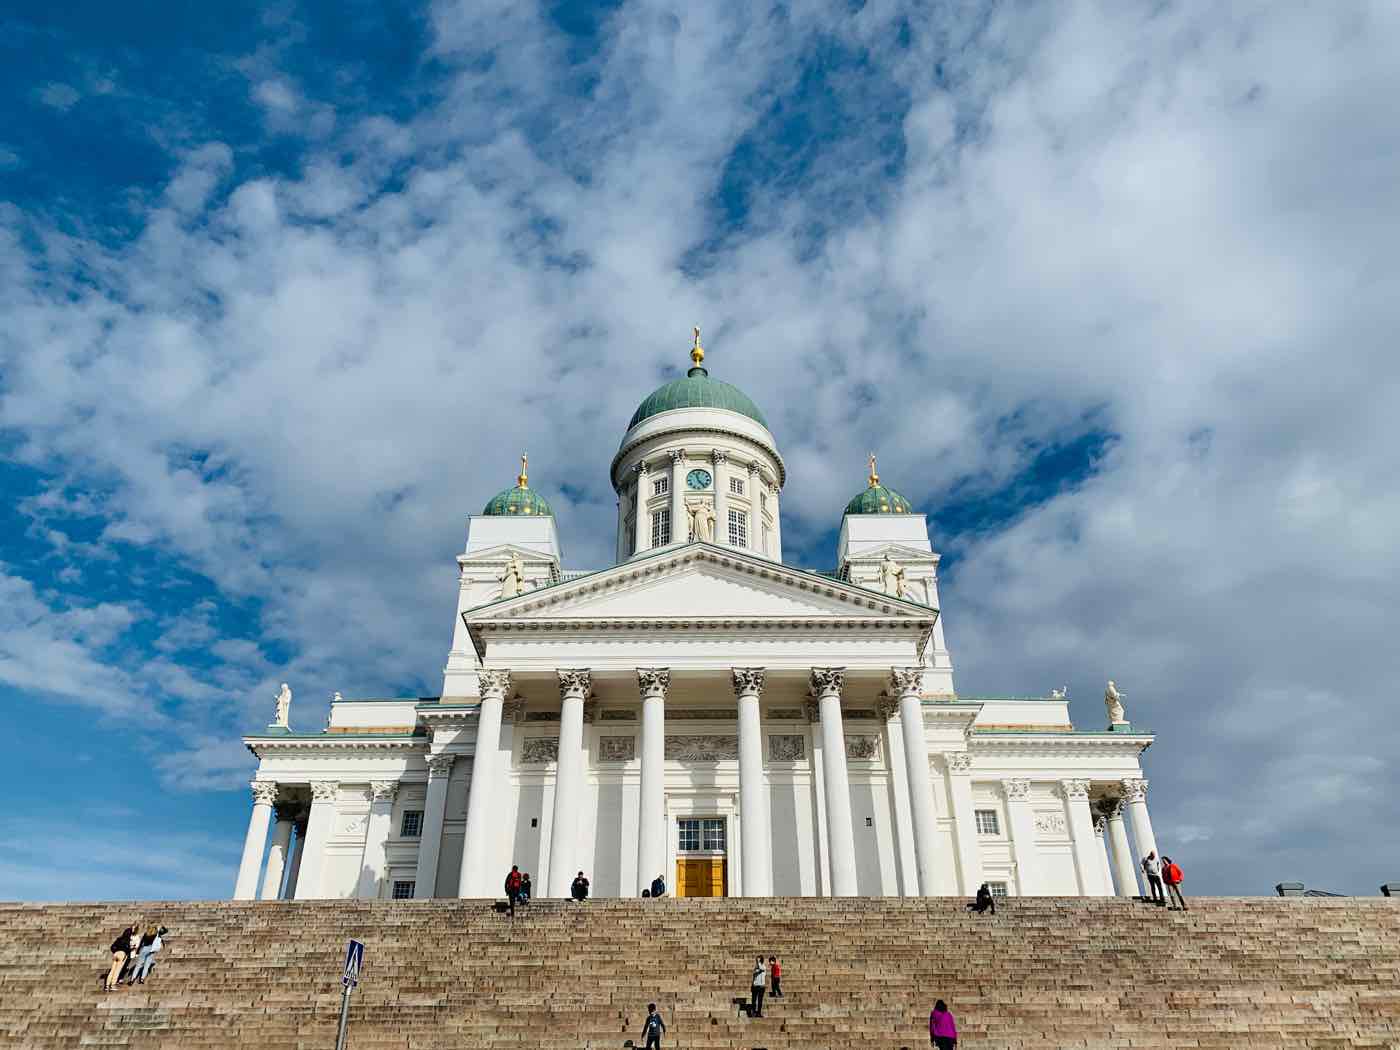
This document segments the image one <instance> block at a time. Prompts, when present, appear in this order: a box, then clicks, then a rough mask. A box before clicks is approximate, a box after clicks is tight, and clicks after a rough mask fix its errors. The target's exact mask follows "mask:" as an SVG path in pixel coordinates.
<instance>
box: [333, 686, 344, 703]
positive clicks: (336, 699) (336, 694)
mask: <svg viewBox="0 0 1400 1050" xmlns="http://www.w3.org/2000/svg"><path fill="white" fill-rule="evenodd" d="M344 699H345V697H343V696H341V695H340V690H339V689H337V690H336V691H335V692H334V693H332V694H331V703H333V704H338V703H340V702H341V701H342V700H344Z"/></svg>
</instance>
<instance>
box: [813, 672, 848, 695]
mask: <svg viewBox="0 0 1400 1050" xmlns="http://www.w3.org/2000/svg"><path fill="white" fill-rule="evenodd" d="M845 684H846V669H845V668H844V667H814V668H812V677H811V692H812V695H813V696H815V697H818V698H820V699H825V698H826V697H831V696H834V697H836V699H838V700H839V699H840V698H841V687H842V686H844V685H845Z"/></svg>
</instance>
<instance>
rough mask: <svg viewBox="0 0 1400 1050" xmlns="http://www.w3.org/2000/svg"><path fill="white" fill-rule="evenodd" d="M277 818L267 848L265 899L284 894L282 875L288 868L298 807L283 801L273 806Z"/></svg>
mask: <svg viewBox="0 0 1400 1050" xmlns="http://www.w3.org/2000/svg"><path fill="white" fill-rule="evenodd" d="M272 812H273V814H274V815H275V816H276V819H275V820H274V821H273V823H272V845H271V846H269V847H268V849H267V869H266V871H264V873H263V881H262V893H261V894H259V896H260V897H261V898H262V899H263V900H265V901H275V900H276V899H277V898H278V897H279V896H281V894H282V876H283V875H284V874H285V873H286V870H287V848H288V847H289V846H290V845H291V843H292V820H293V818H294V817H295V816H296V807H295V806H294V805H293V804H292V803H290V802H283V803H281V804H278V805H274V806H273V807H272Z"/></svg>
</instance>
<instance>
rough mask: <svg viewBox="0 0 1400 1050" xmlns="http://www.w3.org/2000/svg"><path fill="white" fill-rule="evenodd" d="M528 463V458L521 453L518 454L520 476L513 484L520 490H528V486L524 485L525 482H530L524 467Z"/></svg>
mask: <svg viewBox="0 0 1400 1050" xmlns="http://www.w3.org/2000/svg"><path fill="white" fill-rule="evenodd" d="M529 462H530V457H529V456H528V455H526V454H525V453H523V452H522V453H521V454H520V476H519V477H517V478H516V479H515V483H516V484H517V485H519V486H520V487H521V488H522V489H523V488H529V486H528V485H526V484H525V483H526V482H527V481H529V480H530V477H529V475H528V474H526V473H525V465H526V464H527V463H529Z"/></svg>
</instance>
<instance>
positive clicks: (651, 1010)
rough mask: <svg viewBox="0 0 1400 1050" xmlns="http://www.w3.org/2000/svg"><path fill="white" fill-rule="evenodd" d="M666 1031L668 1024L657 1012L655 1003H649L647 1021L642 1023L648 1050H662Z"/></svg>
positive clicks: (643, 1035)
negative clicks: (662, 1038) (662, 1041)
mask: <svg viewBox="0 0 1400 1050" xmlns="http://www.w3.org/2000/svg"><path fill="white" fill-rule="evenodd" d="M665 1031H666V1022H665V1021H663V1020H661V1015H660V1014H659V1013H657V1012H656V1004H655V1003H647V1019H646V1021H644V1022H643V1023H642V1037H643V1038H644V1039H645V1040H646V1050H653V1048H655V1050H661V1035H662V1033H663V1032H665Z"/></svg>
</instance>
